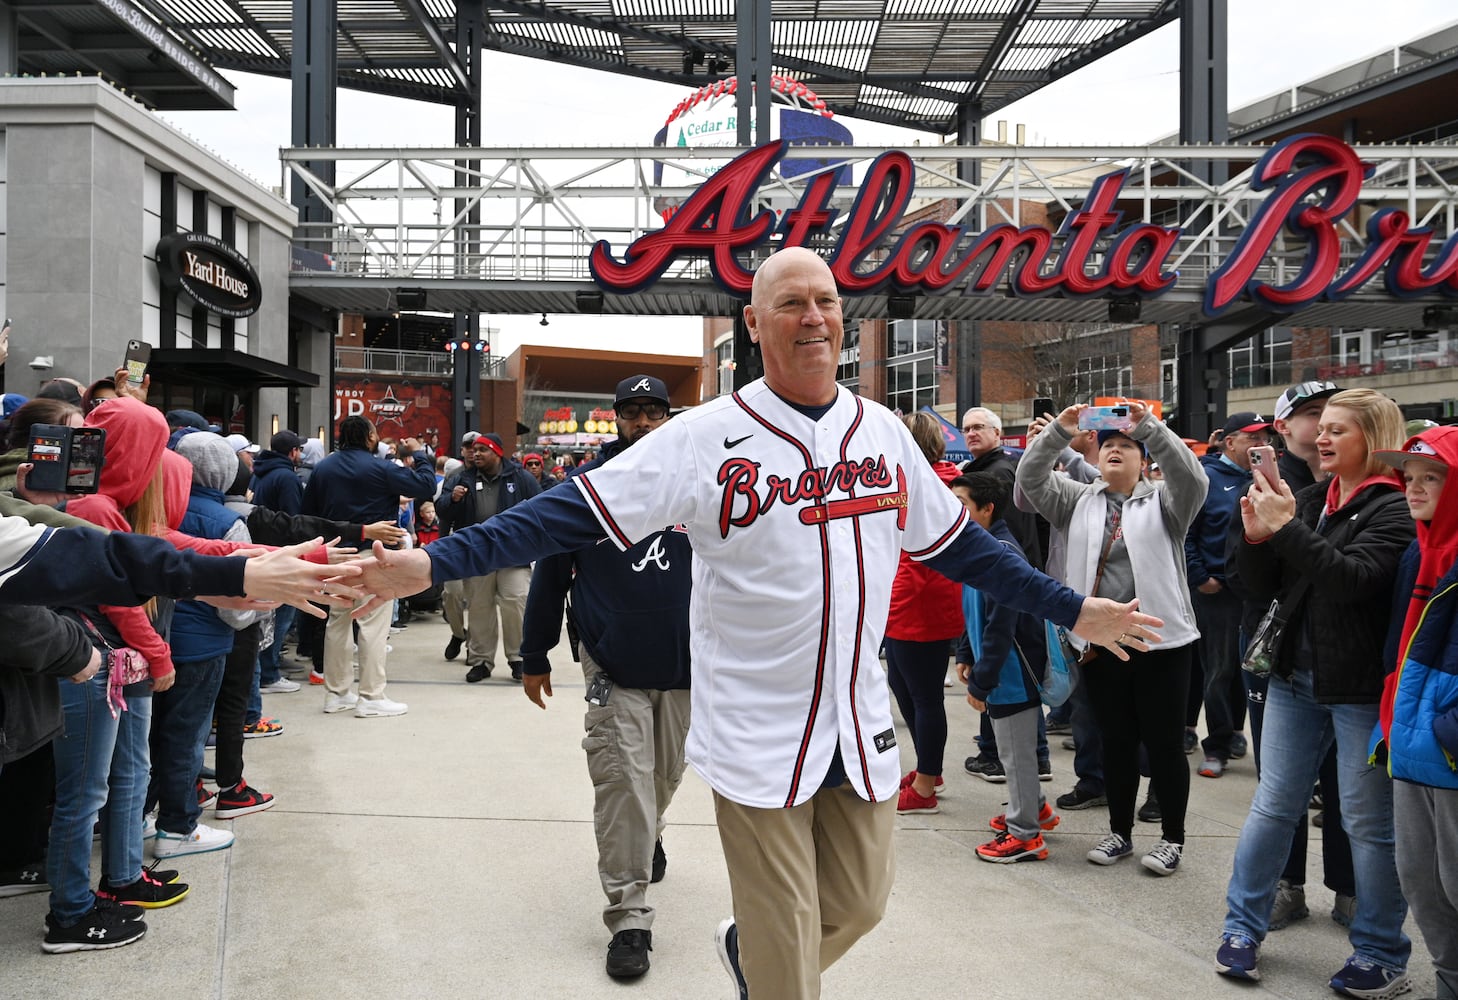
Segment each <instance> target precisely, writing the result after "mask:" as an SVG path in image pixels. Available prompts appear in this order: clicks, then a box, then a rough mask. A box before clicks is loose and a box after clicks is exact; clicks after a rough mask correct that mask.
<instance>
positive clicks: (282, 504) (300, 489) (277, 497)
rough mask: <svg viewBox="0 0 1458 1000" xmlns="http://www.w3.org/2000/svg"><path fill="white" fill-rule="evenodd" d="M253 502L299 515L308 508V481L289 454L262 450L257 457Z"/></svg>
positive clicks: (251, 484)
mask: <svg viewBox="0 0 1458 1000" xmlns="http://www.w3.org/2000/svg"><path fill="white" fill-rule="evenodd" d="M249 488H250V489H251V490H252V491H253V502H254V503H255V504H257V505H258V506H260V507H267V508H268V509H269V510H276V511H281V512H282V513H284V514H299V513H302V512H303V509H304V484H303V483H302V482H300V481H299V474H298V473H297V472H295V471H294V463H293V461H292V460H291V459H290V458H289V457H288V456H287V455H280V454H279V453H278V452H276V451H268V450H266V449H265V450H264V451H260V452H259V453H258V457H257V458H255V459H254V460H253V481H252V482H251V483H249Z"/></svg>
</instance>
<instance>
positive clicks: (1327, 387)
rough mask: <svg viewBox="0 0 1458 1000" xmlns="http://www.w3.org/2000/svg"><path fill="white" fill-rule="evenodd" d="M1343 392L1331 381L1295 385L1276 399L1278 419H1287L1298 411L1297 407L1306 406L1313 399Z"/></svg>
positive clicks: (1276, 416) (1276, 417)
mask: <svg viewBox="0 0 1458 1000" xmlns="http://www.w3.org/2000/svg"><path fill="white" fill-rule="evenodd" d="M1339 392H1341V390H1340V389H1338V388H1337V387H1336V385H1335V384H1334V383H1331V382H1302V383H1301V384H1300V385H1293V386H1292V387H1291V388H1289V389H1287V390H1286V391H1285V392H1283V393H1281V398H1280V399H1278V400H1276V415H1275V419H1276V420H1285V419H1286V418H1287V417H1289V416H1291V414H1293V413H1295V412H1296V407H1298V406H1304V405H1305V404H1307V403H1309V402H1311V401H1312V400H1313V399H1325V398H1326V397H1328V396H1335V395H1336V394H1337V393H1339Z"/></svg>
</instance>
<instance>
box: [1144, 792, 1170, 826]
mask: <svg viewBox="0 0 1458 1000" xmlns="http://www.w3.org/2000/svg"><path fill="white" fill-rule="evenodd" d="M1162 819H1164V813H1163V812H1162V811H1161V810H1160V808H1159V796H1157V795H1156V794H1155V793H1154V786H1153V785H1150V786H1149V793H1148V794H1147V795H1145V796H1144V804H1143V805H1142V806H1140V807H1139V822H1141V823H1158V822H1159V821H1160V820H1162Z"/></svg>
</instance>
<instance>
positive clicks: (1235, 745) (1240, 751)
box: [1230, 733, 1250, 760]
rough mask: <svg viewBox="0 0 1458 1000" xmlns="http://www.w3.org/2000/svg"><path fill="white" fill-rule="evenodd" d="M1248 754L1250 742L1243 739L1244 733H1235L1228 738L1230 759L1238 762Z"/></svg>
mask: <svg viewBox="0 0 1458 1000" xmlns="http://www.w3.org/2000/svg"><path fill="white" fill-rule="evenodd" d="M1249 752H1250V741H1249V740H1247V739H1246V738H1245V733H1236V734H1235V735H1233V736H1231V737H1230V759H1231V760H1240V759H1241V758H1242V757H1244V756H1245V755H1246V754H1247V753H1249Z"/></svg>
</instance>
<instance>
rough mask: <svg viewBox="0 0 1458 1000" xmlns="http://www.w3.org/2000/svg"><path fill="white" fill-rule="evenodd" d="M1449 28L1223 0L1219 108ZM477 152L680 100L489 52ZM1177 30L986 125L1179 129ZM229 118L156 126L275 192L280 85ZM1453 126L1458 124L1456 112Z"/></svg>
mask: <svg viewBox="0 0 1458 1000" xmlns="http://www.w3.org/2000/svg"><path fill="white" fill-rule="evenodd" d="M1454 19H1455V8H1454V5H1453V0H1397V2H1390V0H1389V2H1388V3H1385V4H1373V3H1372V2H1371V0H1322V2H1320V3H1313V2H1308V0H1229V38H1230V43H1229V49H1230V80H1229V104H1230V107H1232V108H1235V107H1240V106H1241V105H1243V104H1247V103H1250V102H1251V101H1254V100H1256V99H1258V98H1261V97H1265V96H1267V95H1269V94H1272V93H1274V92H1276V91H1280V90H1283V89H1286V88H1287V87H1290V86H1292V85H1294V84H1297V83H1301V82H1303V81H1305V80H1308V79H1310V78H1312V77H1315V76H1319V75H1321V74H1322V73H1324V72H1326V71H1328V70H1331V69H1334V68H1336V67H1338V66H1341V65H1344V64H1347V63H1351V62H1353V61H1355V60H1358V59H1361V58H1365V57H1367V56H1372V55H1376V54H1378V53H1380V52H1382V51H1384V50H1390V49H1391V48H1392V47H1393V46H1394V45H1397V44H1400V43H1402V42H1405V41H1409V40H1410V39H1412V38H1415V37H1418V36H1421V35H1424V34H1427V33H1428V32H1431V31H1433V30H1435V29H1436V28H1439V27H1441V26H1443V25H1446V24H1450V23H1452V22H1453V21H1454ZM485 58H486V80H485V84H484V93H485V100H484V103H485V109H484V119H483V133H484V139H483V142H484V144H485V145H488V146H526V147H531V146H591V145H627V146H634V145H650V144H651V143H652V141H653V135H654V133H656V132H657V131H658V129H659V128H661V127H662V125H663V122H664V120H665V119H666V118H667V116H668V114H669V112H670V111H672V109H673V107H674V105H675V104H677V102H678V101H679V100H681V99H682V98H683V97H684V96H685V95H686V94H687V93H688V92H689V91H686V90H684V89H683V88H681V87H678V86H673V85H668V84H661V83H650V82H648V81H644V80H638V79H635V78H631V77H623V76H615V75H611V74H604V73H596V72H591V71H588V70H581V69H576V68H573V67H567V66H558V65H555V64H553V63H548V62H545V61H541V60H532V59H523V58H520V57H515V56H508V55H502V54H500V53H493V52H487V53H486V56H485ZM1178 74H1179V30H1178V25H1177V24H1170V25H1167V26H1165V27H1164V28H1161V29H1160V30H1158V31H1156V32H1154V33H1152V34H1150V35H1147V36H1146V37H1144V38H1142V39H1139V40H1138V41H1136V42H1134V43H1132V44H1130V45H1127V46H1125V47H1124V48H1123V49H1120V50H1119V51H1118V52H1116V53H1114V54H1113V55H1111V56H1108V57H1106V58H1105V59H1102V60H1100V61H1099V62H1096V63H1094V64H1093V65H1090V66H1088V67H1086V68H1084V69H1082V70H1080V71H1079V72H1077V73H1075V74H1073V75H1072V76H1070V77H1068V78H1066V79H1064V80H1061V81H1059V82H1057V83H1055V84H1053V85H1051V86H1049V87H1046V88H1044V89H1043V90H1041V91H1039V92H1038V93H1036V94H1033V95H1032V96H1030V97H1028V98H1025V99H1024V100H1022V101H1019V102H1018V103H1016V104H1013V105H1010V106H1009V107H1007V108H1005V109H1003V110H1002V111H999V112H997V113H996V114H995V115H994V116H993V117H992V118H991V119H989V120H988V122H987V123H986V125H985V133H986V134H987V135H990V136H995V135H996V121H997V120H999V119H1000V120H1005V121H1007V122H1008V123H1009V124H1008V132H1009V136H1010V137H1011V136H1012V135H1014V134H1015V126H1016V124H1019V123H1021V124H1023V125H1026V126H1027V142H1028V144H1030V145H1070V144H1094V145H1098V144H1105V145H1119V144H1128V143H1145V142H1151V141H1154V140H1156V139H1158V138H1159V137H1161V136H1164V135H1168V134H1170V133H1171V132H1174V131H1176V130H1177V129H1178V128H1179V108H1178V104H1177V98H1178ZM225 75H226V76H227V77H228V79H229V80H231V81H232V82H233V84H234V85H235V86H236V87H237V88H238V93H237V99H236V103H237V110H235V111H212V112H167V113H164V114H163V117H164V118H166V119H168V120H169V121H171V122H172V123H173V124H175V125H177V126H178V127H179V128H180V129H182V131H184V132H186V133H187V134H188V135H190V136H192V137H193V138H195V139H196V140H198V141H199V142H200V143H202V144H203V145H204V146H206V147H208V148H209V149H211V150H212V151H213V152H215V153H217V154H218V155H220V156H221V157H222V158H223V159H225V160H227V161H229V162H230V163H232V164H234V165H235V166H237V167H239V168H240V169H242V170H243V171H244V172H245V173H247V174H249V175H251V176H252V177H254V178H256V179H257V180H258V181H259V182H260V183H262V184H265V185H267V186H269V187H274V186H277V185H279V184H280V183H281V182H282V181H281V177H282V175H281V172H280V169H279V164H278V149H279V147H282V146H288V145H289V144H290V131H289V106H290V94H289V82H288V81H287V80H275V79H271V78H267V77H259V76H252V75H249V74H244V73H227V74H225ZM1455 113H1458V112H1455ZM841 121H842V122H843V123H844V124H845V125H846V126H847V127H848V128H850V129H851V131H852V133H853V134H854V136H855V140H856V143H857V144H858V145H910V144H912V143H913V142H915V141H917V140H920V141H921V142H922V143H923V144H928V143H931V142H936V141H938V140H937V139H936V137H934V136H931V135H929V134H927V133H922V132H915V131H911V130H907V129H898V128H894V127H891V126H883V125H877V124H873V123H867V122H860V121H856V120H854V119H848V118H842V119H841ZM454 136H455V129H454V125H453V118H452V111H451V109H449V108H446V107H443V106H439V105H432V104H425V103H420V102H412V101H403V100H398V99H395V98H388V97H378V96H375V95H370V94H363V93H359V92H357V91H351V90H340V92H339V100H338V144H339V145H340V146H449V145H451V144H453V141H454ZM538 320H539V317H538V316H535V315H533V316H529V317H528V316H497V315H493V316H489V317H487V318H486V320H485V323H487V324H489V325H490V326H491V327H493V328H496V329H498V330H499V331H500V332H499V333H498V334H497V335H496V337H495V338H494V342H493V349H494V350H495V351H496V352H497V353H509V352H510V351H511V350H514V349H515V347H516V346H517V345H518V344H519V343H522V342H526V343H534V344H554V345H557V346H566V347H600V348H607V349H613V350H629V351H633V350H642V351H650V352H661V353H671V354H689V355H697V354H699V353H700V351H701V349H702V340H701V337H702V334H701V328H700V324H699V321H698V319H697V318H694V317H684V318H680V319H653V320H650V319H639V318H633V317H609V316H591V317H585V316H563V317H553V318H552V324H551V326H549V327H542V326H540V325H539V324H538Z"/></svg>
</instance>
